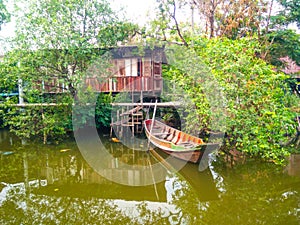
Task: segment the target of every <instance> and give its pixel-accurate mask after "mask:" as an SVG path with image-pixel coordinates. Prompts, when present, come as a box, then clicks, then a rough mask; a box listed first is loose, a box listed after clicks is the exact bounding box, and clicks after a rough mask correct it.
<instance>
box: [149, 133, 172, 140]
mask: <svg viewBox="0 0 300 225" xmlns="http://www.w3.org/2000/svg"><path fill="white" fill-rule="evenodd" d="M152 135H154V136H155V137H159V138H162V139H165V138H167V137H168V136H169V135H170V133H169V132H160V133H152Z"/></svg>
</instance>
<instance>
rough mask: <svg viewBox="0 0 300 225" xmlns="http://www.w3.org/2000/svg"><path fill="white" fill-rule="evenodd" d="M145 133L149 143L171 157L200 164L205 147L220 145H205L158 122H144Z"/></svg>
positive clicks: (195, 138)
mask: <svg viewBox="0 0 300 225" xmlns="http://www.w3.org/2000/svg"><path fill="white" fill-rule="evenodd" d="M144 126H145V132H146V135H147V137H148V139H149V141H150V142H151V143H152V144H154V145H155V146H156V147H158V148H160V149H161V150H163V151H164V152H166V153H167V154H169V155H172V156H174V157H176V158H179V159H182V160H185V161H189V162H193V163H198V162H199V160H200V159H201V157H202V155H203V153H204V150H203V147H206V146H208V145H209V146H211V147H214V146H215V147H218V146H219V144H218V143H217V144H214V143H204V141H203V140H202V139H201V138H198V137H195V136H192V135H189V134H187V133H184V132H182V131H180V130H177V129H175V128H173V127H170V126H168V125H166V124H164V123H162V122H159V121H157V120H151V119H148V120H145V121H144Z"/></svg>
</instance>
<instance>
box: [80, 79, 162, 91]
mask: <svg viewBox="0 0 300 225" xmlns="http://www.w3.org/2000/svg"><path fill="white" fill-rule="evenodd" d="M86 83H87V85H88V86H90V87H91V88H92V89H93V90H94V91H96V92H124V91H134V92H139V91H160V90H161V89H162V79H161V78H154V77H125V76H119V77H112V78H108V79H107V80H106V81H105V82H104V83H101V84H100V82H99V81H98V80H97V79H96V78H88V79H87V80H86Z"/></svg>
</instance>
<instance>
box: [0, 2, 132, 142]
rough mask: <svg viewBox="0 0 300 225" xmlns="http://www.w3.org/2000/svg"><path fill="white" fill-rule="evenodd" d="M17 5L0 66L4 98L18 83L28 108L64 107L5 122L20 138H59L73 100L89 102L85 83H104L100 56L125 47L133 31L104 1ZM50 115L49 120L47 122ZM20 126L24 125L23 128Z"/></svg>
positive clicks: (19, 113)
mask: <svg viewBox="0 0 300 225" xmlns="http://www.w3.org/2000/svg"><path fill="white" fill-rule="evenodd" d="M17 3H18V4H16V5H22V8H19V9H18V8H16V14H17V15H19V17H18V18H17V22H16V23H17V26H16V38H15V39H14V41H13V42H12V48H13V50H12V51H11V52H10V53H8V54H7V55H6V56H5V58H4V62H3V63H2V64H1V66H0V74H1V75H0V79H1V81H2V82H1V85H3V86H2V87H1V88H2V89H4V90H6V91H7V92H9V91H10V90H12V89H14V88H16V86H17V85H18V84H20V82H21V84H22V86H23V89H24V96H23V98H24V100H25V101H26V102H27V103H47V102H48V103H49V102H50V103H51V102H52V103H53V102H54V103H57V104H58V105H60V104H63V105H65V104H67V105H69V107H66V106H65V109H64V110H61V109H58V110H57V111H56V110H55V109H54V108H49V109H48V108H46V107H39V108H35V109H34V108H26V109H21V110H20V109H18V108H14V109H11V110H10V113H9V114H7V117H6V122H7V124H8V125H10V126H11V128H12V129H13V130H14V131H16V132H17V133H18V134H19V135H21V136H24V137H31V136H34V135H41V134H44V138H45V135H46V136H48V135H49V134H53V135H55V133H56V134H57V133H58V134H60V133H61V132H62V129H61V128H66V127H70V124H69V123H68V122H69V119H68V116H67V115H69V116H70V112H71V111H70V106H71V104H73V102H74V100H75V101H77V100H78V99H80V100H81V101H89V100H90V99H91V97H90V98H85V97H82V96H84V95H87V94H86V93H91V92H92V90H88V87H87V86H86V84H85V78H87V77H88V76H92V77H98V78H99V79H100V80H101V79H103V77H99V75H103V74H101V73H103V72H104V71H107V68H108V67H109V66H110V64H109V55H108V56H105V57H104V56H103V54H104V52H105V51H107V49H109V48H111V47H114V46H116V45H117V43H118V42H121V41H126V39H128V38H129V37H130V36H131V35H132V34H133V33H134V31H135V29H136V28H137V27H136V26H135V25H133V24H131V23H129V22H127V21H126V20H125V19H124V18H122V13H120V12H118V13H117V12H114V11H113V10H112V9H111V8H110V6H109V3H108V2H106V1H105V0H98V1H77V0H71V1H63V2H62V1H60V0H53V1H47V0H43V1H35V0H31V1H26V2H22V1H21V0H20V1H17ZM108 74H109V73H107V74H105V75H108ZM106 78H107V77H106ZM51 84H52V85H53V86H52V87H50V89H49V88H48V89H47V88H46V86H47V85H51ZM49 92H55V93H56V95H51V94H49ZM59 93H60V94H59ZM62 93H63V94H62ZM100 99H101V98H100ZM102 100H103V99H102ZM9 103H17V98H15V99H13V98H11V99H9ZM77 103H78V102H77ZM85 103H86V102H85ZM59 107H60V106H59ZM97 112H98V113H100V112H99V111H97ZM51 114H53V117H52V118H50V117H48V116H50V115H51ZM54 114H57V115H54ZM33 115H34V116H33ZM55 118H61V119H63V118H65V119H67V121H65V122H62V121H60V120H59V119H55ZM25 120H26V121H27V123H22V121H23V122H24V121H25ZM105 121H106V120H105ZM48 122H49V124H48ZM85 122H87V121H85V120H83V121H81V123H85ZM102 122H104V121H102ZM22 124H23V125H22ZM25 124H27V125H25ZM29 124H31V126H29ZM68 124H69V125H68ZM105 125H107V122H105ZM20 132H21V133H22V134H20ZM44 140H45V139H44Z"/></svg>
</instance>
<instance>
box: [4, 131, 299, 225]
mask: <svg viewBox="0 0 300 225" xmlns="http://www.w3.org/2000/svg"><path fill="white" fill-rule="evenodd" d="M101 140H102V142H103V143H104V145H105V148H104V149H98V150H95V149H93V150H91V151H99V152H101V151H104V152H105V153H109V154H106V155H109V156H110V157H106V156H103V155H102V154H98V153H93V154H92V157H90V156H89V154H86V152H83V151H79V150H78V147H77V144H76V142H75V141H74V140H72V139H70V140H65V142H64V143H62V144H49V145H42V144H37V143H22V142H21V141H20V140H19V139H17V138H15V137H13V136H12V135H10V134H9V133H8V132H7V131H5V130H1V131H0V151H1V154H0V171H1V173H0V223H1V224H123V225H125V224H214V225H215V224H218V225H220V224H226V225H227V224H299V223H300V169H299V168H300V159H299V157H297V156H293V157H292V158H291V163H290V165H289V166H288V167H287V168H286V169H284V168H282V167H278V166H275V165H273V164H267V163H258V162H255V161H252V162H247V163H246V164H243V165H238V166H236V167H234V168H229V167H226V166H225V165H224V164H223V163H220V162H218V161H212V162H211V164H210V166H209V168H207V169H206V170H204V171H202V172H199V171H198V166H197V165H191V164H187V165H186V166H184V167H183V168H182V169H181V170H180V171H176V169H174V167H175V168H176V165H175V164H176V160H175V161H170V162H168V163H162V162H161V158H159V157H157V156H155V157H154V156H153V155H152V154H150V153H147V152H146V151H141V150H145V149H146V148H147V147H146V146H142V145H141V146H140V149H138V150H132V149H129V148H127V147H125V146H123V145H122V144H121V143H115V142H113V141H110V140H109V138H108V137H107V136H104V137H102V139H101ZM86 141H87V142H88V141H89V140H86ZM87 146H88V144H87ZM85 151H89V149H88V148H86V149H85ZM172 163H174V165H172Z"/></svg>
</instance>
